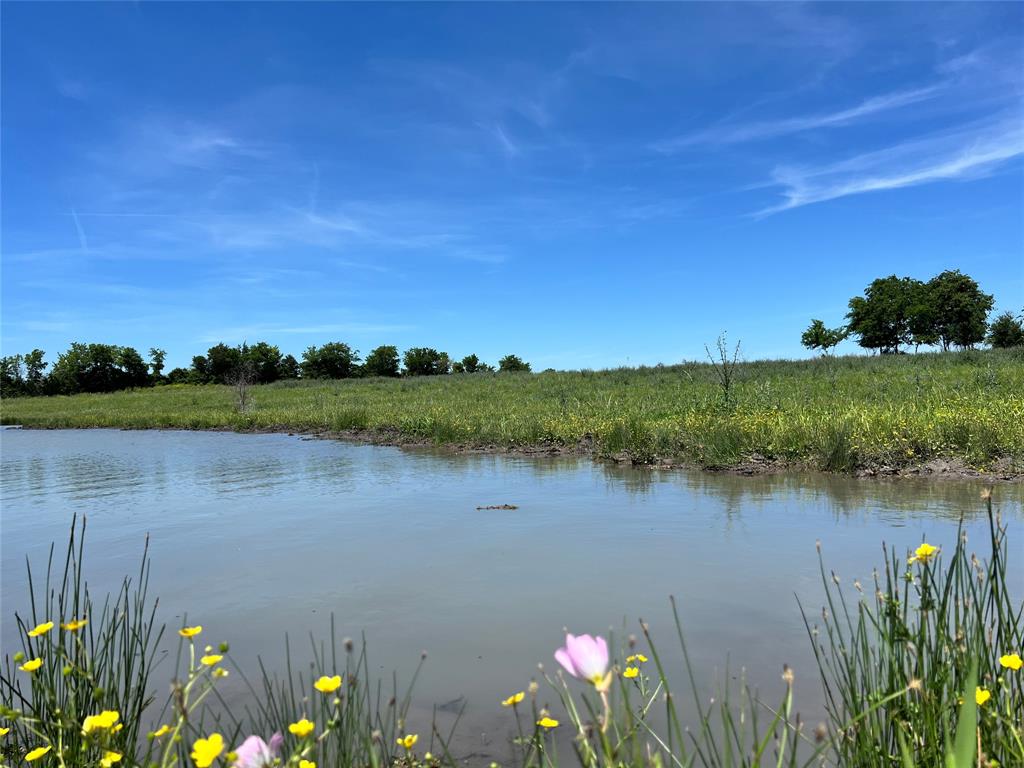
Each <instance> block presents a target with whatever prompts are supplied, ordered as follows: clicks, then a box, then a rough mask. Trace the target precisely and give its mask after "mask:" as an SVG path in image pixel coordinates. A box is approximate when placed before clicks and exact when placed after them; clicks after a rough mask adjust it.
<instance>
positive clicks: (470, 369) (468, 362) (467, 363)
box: [461, 355, 480, 373]
mask: <svg viewBox="0 0 1024 768" xmlns="http://www.w3.org/2000/svg"><path fill="white" fill-rule="evenodd" d="M461 364H462V369H463V370H464V371H465V372H466V373H476V372H477V371H479V370H480V358H479V357H477V356H476V355H466V356H465V357H464V358H462V361H461Z"/></svg>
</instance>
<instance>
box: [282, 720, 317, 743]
mask: <svg viewBox="0 0 1024 768" xmlns="http://www.w3.org/2000/svg"><path fill="white" fill-rule="evenodd" d="M315 728H316V725H315V724H313V723H311V722H310V721H309V720H307V719H306V718H302V719H301V720H299V722H297V723H292V724H291V725H289V726H288V733H290V734H292V735H294V736H298V737H299V738H300V739H304V738H306V737H307V736H309V734H311V733H312V732H313V730H314V729H315Z"/></svg>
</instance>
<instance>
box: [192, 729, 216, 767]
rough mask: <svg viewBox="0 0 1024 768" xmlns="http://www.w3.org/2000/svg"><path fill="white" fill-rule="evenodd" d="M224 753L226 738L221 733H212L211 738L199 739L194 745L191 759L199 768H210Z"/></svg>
mask: <svg viewBox="0 0 1024 768" xmlns="http://www.w3.org/2000/svg"><path fill="white" fill-rule="evenodd" d="M223 751H224V737H223V736H221V735H220V734H219V733H211V734H210V737H209V738H197V739H196V742H195V743H194V744H193V752H191V758H193V761H194V762H195V763H196V765H197V768H210V765H211V764H212V763H213V761H214V760H216V759H217V758H219V757H220V753H222V752H223Z"/></svg>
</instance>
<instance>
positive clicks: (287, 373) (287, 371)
mask: <svg viewBox="0 0 1024 768" xmlns="http://www.w3.org/2000/svg"><path fill="white" fill-rule="evenodd" d="M301 372H302V369H301V368H300V367H299V361H298V360H296V359H295V357H294V356H293V355H285V356H284V357H282V358H281V378H282V379H297V378H299V376H300V375H301Z"/></svg>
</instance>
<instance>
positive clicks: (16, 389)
mask: <svg viewBox="0 0 1024 768" xmlns="http://www.w3.org/2000/svg"><path fill="white" fill-rule="evenodd" d="M22 361H23V358H22V356H21V355H8V356H6V357H0V397H18V396H20V395H24V394H25V377H24V376H23V375H22V371H21V366H22Z"/></svg>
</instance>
